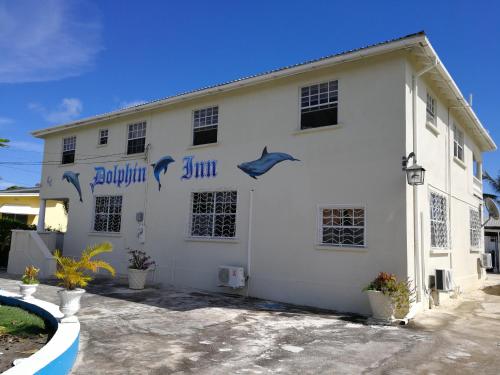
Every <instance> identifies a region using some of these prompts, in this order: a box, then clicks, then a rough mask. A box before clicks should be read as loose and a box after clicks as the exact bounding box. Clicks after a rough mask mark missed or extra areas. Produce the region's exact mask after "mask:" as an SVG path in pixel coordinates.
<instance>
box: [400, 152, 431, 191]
mask: <svg viewBox="0 0 500 375" xmlns="http://www.w3.org/2000/svg"><path fill="white" fill-rule="evenodd" d="M412 158H413V164H412V165H411V166H409V167H408V162H409V161H410V159H412ZM416 159H417V158H416V156H415V153H414V152H410V154H409V155H408V156H403V162H402V165H403V171H405V172H406V179H407V180H408V185H411V186H416V185H422V184H423V183H424V177H425V168H424V167H422V166H420V165H418V164H417V163H416Z"/></svg>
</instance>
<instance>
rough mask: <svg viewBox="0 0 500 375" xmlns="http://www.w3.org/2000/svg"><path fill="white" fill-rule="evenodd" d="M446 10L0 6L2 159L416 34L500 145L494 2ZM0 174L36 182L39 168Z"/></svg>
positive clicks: (494, 156)
mask: <svg viewBox="0 0 500 375" xmlns="http://www.w3.org/2000/svg"><path fill="white" fill-rule="evenodd" d="M448 4H449V3H448V2H444V1H442V2H438V1H419V2H418V7H417V5H416V3H409V2H404V1H358V2H352V1H351V2H347V1H345V2H343V1H315V2H313V1H269V0H268V1H260V0H253V1H236V0H232V1H215V0H214V1H210V2H208V1H184V2H180V1H178V2H167V1H139V0H136V1H133V0H130V1H118V0H101V1H72V0H64V1H62V0H47V1H43V2H41V1H37V0H33V1H24V0H16V1H8V0H0V56H1V58H0V138H2V137H6V138H9V139H10V140H11V147H9V149H1V150H0V161H40V160H41V156H42V148H43V144H42V142H41V141H40V140H37V139H34V138H33V137H32V136H31V135H30V134H29V132H30V131H32V130H35V129H39V128H44V127H48V126H50V125H55V124H59V123H63V122H67V121H71V120H75V119H78V118H82V117H87V116H91V115H94V114H99V113H103V112H108V111H111V110H114V109H117V108H120V107H123V106H127V105H130V104H131V103H140V102H143V101H149V100H152V99H158V98H162V97H165V96H169V95H172V94H175V93H179V92H182V91H186V90H190V89H194V88H199V87H202V86H206V85H210V84H214V83H219V82H224V81H227V80H231V79H234V78H238V77H242V76H247V75H251V74H254V73H258V72H262V71H265V70H269V69H272V68H277V67H281V66H284V65H289V64H293V63H297V62H301V61H304V60H308V59H311V58H316V57H320V56H324V55H329V54H333V53H337V52H341V51H344V50H348V49H352V48H357V47H361V46H364V45H367V44H372V43H377V42H380V41H383V40H386V39H392V38H395V37H399V36H402V35H406V34H409V33H413V32H417V31H420V30H425V31H426V33H427V34H428V37H429V38H430V41H431V43H432V44H433V46H434V48H435V49H436V50H437V52H438V54H439V55H440V57H441V59H442V60H443V62H444V64H445V65H446V67H447V68H448V70H449V71H450V73H451V74H452V76H453V77H454V79H455V81H456V82H457V84H458V85H459V87H460V89H461V90H462V92H463V93H464V95H466V96H467V95H468V93H471V92H472V93H473V94H474V109H475V111H476V113H477V114H478V116H479V118H480V119H481V120H482V122H483V124H484V125H485V126H486V127H487V129H488V130H489V131H490V133H491V134H492V136H493V138H494V139H495V141H496V142H497V143H499V144H500V117H499V116H498V114H497V112H496V109H497V108H498V107H499V104H500V102H499V99H500V98H499V94H498V92H499V91H498V88H499V87H500V75H499V74H498V66H499V59H500V43H499V40H500V3H498V4H497V3H496V2H494V1H475V2H472V1H454V2H453V6H449V5H448ZM484 164H485V168H486V170H488V171H490V172H491V173H492V174H495V175H496V174H497V172H498V171H499V170H500V157H499V155H498V153H497V152H495V153H488V154H486V155H485V163H484ZM0 177H1V178H2V180H0V188H5V187H7V186H9V185H12V184H17V185H24V186H30V185H34V184H35V183H37V182H38V181H39V178H40V166H30V165H22V166H20V165H0Z"/></svg>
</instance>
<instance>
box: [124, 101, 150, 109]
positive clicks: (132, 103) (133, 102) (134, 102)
mask: <svg viewBox="0 0 500 375" xmlns="http://www.w3.org/2000/svg"><path fill="white" fill-rule="evenodd" d="M146 103H147V101H146V100H142V99H137V100H131V101H129V102H127V101H125V102H120V104H119V105H118V108H119V109H124V108H129V107H135V106H136V105H141V104H146Z"/></svg>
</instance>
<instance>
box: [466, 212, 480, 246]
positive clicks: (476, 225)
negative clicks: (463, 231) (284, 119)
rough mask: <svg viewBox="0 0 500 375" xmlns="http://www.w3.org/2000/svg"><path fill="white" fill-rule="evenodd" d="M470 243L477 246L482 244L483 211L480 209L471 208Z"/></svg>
mask: <svg viewBox="0 0 500 375" xmlns="http://www.w3.org/2000/svg"><path fill="white" fill-rule="evenodd" d="M469 225H470V245H471V247H474V248H477V247H479V246H480V245H481V211H480V209H473V208H471V209H470V210H469Z"/></svg>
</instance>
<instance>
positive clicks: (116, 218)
mask: <svg viewBox="0 0 500 375" xmlns="http://www.w3.org/2000/svg"><path fill="white" fill-rule="evenodd" d="M121 222H122V196H121V195H109V196H99V197H95V207H94V231H95V232H120V229H121Z"/></svg>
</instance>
